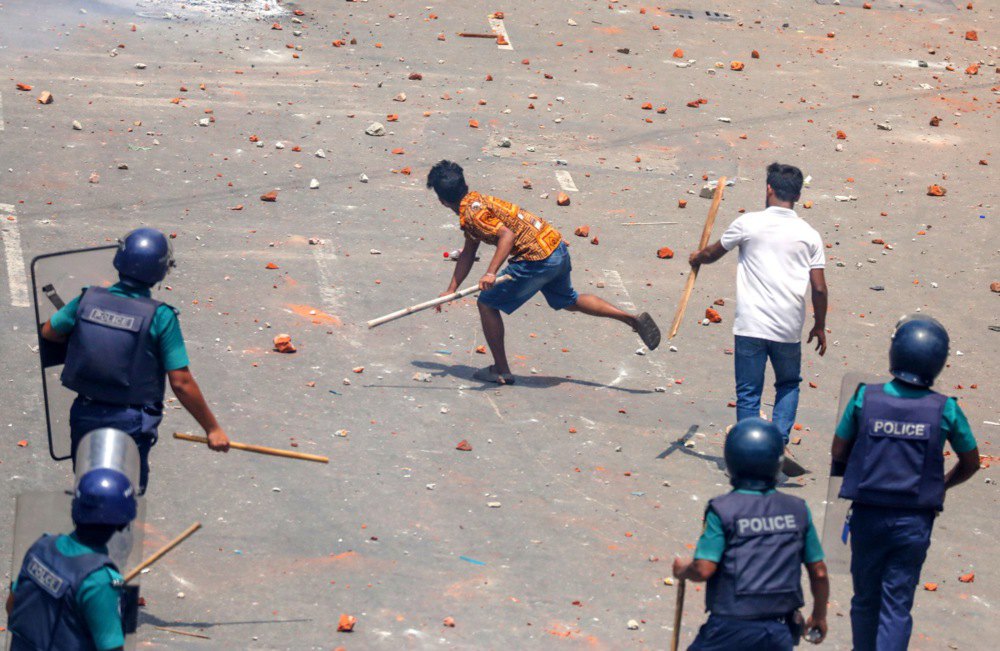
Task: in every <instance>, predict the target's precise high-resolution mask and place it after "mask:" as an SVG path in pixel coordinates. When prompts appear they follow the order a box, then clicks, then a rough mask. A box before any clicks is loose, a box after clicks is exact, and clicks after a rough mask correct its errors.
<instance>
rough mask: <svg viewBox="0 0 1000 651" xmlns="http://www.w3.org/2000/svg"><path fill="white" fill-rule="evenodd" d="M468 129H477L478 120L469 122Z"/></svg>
mask: <svg viewBox="0 0 1000 651" xmlns="http://www.w3.org/2000/svg"><path fill="white" fill-rule="evenodd" d="M469 127H470V128H472V129H478V128H479V120H469Z"/></svg>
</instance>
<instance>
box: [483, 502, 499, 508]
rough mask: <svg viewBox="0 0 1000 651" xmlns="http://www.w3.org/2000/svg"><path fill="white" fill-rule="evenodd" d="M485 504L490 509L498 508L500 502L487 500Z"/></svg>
mask: <svg viewBox="0 0 1000 651" xmlns="http://www.w3.org/2000/svg"><path fill="white" fill-rule="evenodd" d="M486 506H488V507H490V508H491V509H499V508H500V502H487V503H486Z"/></svg>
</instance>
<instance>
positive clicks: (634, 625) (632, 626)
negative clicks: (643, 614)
mask: <svg viewBox="0 0 1000 651" xmlns="http://www.w3.org/2000/svg"><path fill="white" fill-rule="evenodd" d="M626 626H627V627H628V630H630V631H638V630H639V622H637V621H635V620H634V619H630V620H628V624H626Z"/></svg>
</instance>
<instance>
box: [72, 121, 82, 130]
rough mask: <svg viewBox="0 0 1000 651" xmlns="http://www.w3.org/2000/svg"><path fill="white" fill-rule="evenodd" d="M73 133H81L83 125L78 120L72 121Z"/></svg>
mask: <svg viewBox="0 0 1000 651" xmlns="http://www.w3.org/2000/svg"><path fill="white" fill-rule="evenodd" d="M73 131H83V125H82V124H80V122H79V121H78V120H73Z"/></svg>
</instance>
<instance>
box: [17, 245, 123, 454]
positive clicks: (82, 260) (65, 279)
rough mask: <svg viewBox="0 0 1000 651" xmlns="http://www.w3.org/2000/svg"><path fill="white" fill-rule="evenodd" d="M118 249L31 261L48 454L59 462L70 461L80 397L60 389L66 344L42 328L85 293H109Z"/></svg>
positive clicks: (115, 275) (101, 248) (115, 277)
mask: <svg viewBox="0 0 1000 651" xmlns="http://www.w3.org/2000/svg"><path fill="white" fill-rule="evenodd" d="M116 249H117V246H115V245H110V246H99V247H96V248H92V249H78V250H75V251H62V252H59V253H49V254H46V255H40V256H38V257H37V258H35V259H34V260H32V261H31V287H32V295H33V297H34V304H35V323H36V325H37V328H38V358H39V360H40V361H41V367H42V398H43V399H44V404H45V424H46V429H47V431H48V438H49V454H50V455H51V456H52V458H53V459H55V460H56V461H62V460H64V459H69V458H70V452H71V448H70V435H69V408H70V406H71V405H72V404H73V399H74V398H76V393H74V392H72V391H70V390H69V389H67V388H66V387H64V386H63V385H62V382H61V381H60V380H59V375H60V373H62V367H63V363H64V362H65V361H66V344H64V343H62V344H58V343H53V342H51V341H48V340H46V339H44V338H43V337H42V324H44V323H45V322H46V321H48V320H49V319H50V318H51V317H52V315H53V314H55V313H56V311H57V310H59V309H60V308H61V307H63V306H64V305H65V304H66V303H69V302H70V301H71V300H72V299H74V298H76V297H77V296H79V295H80V292H81V290H82V289H83V288H84V287H89V286H92V285H93V286H96V287H107V286H109V285H111V284H113V283H115V282H117V281H118V272H117V271H115V269H114V267H113V266H112V264H111V263H112V260H113V259H114V254H115V250H116Z"/></svg>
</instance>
